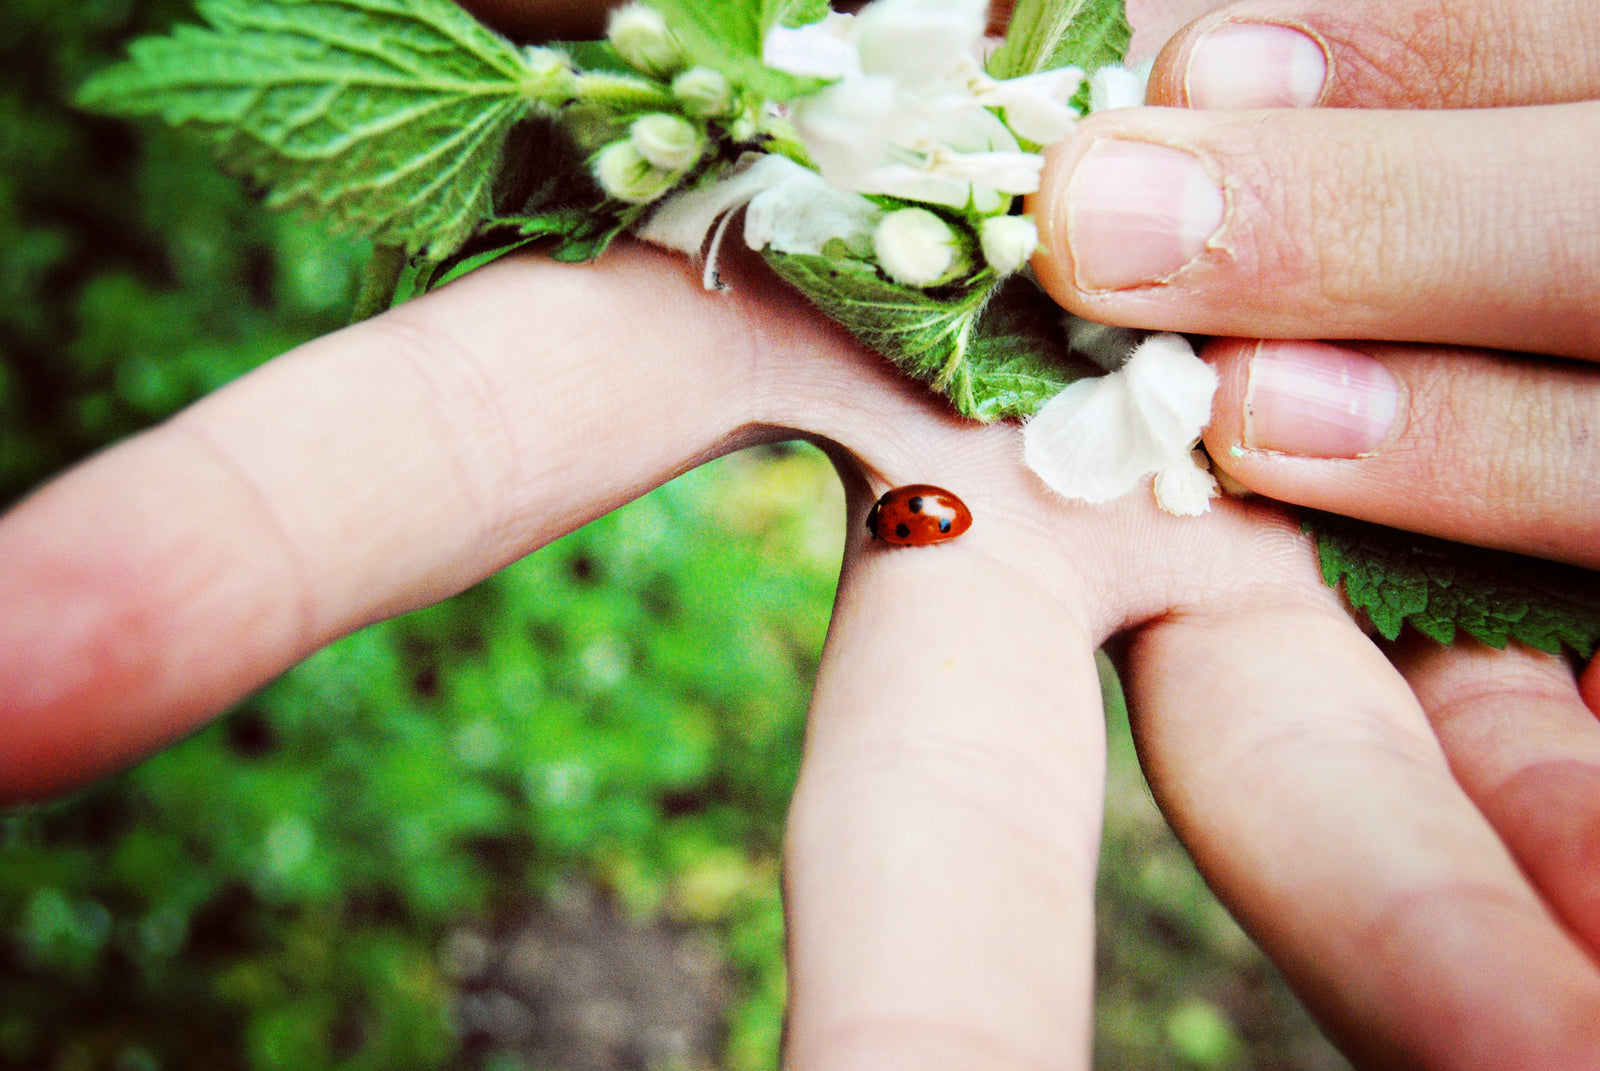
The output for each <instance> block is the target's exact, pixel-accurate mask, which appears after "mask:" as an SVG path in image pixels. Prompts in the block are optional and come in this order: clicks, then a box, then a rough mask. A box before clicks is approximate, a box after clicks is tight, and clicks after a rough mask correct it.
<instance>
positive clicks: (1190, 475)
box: [1153, 451, 1222, 517]
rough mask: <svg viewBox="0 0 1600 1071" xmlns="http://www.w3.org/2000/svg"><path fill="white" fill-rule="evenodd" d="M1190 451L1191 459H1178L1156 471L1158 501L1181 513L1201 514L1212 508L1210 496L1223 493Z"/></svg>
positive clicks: (1174, 513)
mask: <svg viewBox="0 0 1600 1071" xmlns="http://www.w3.org/2000/svg"><path fill="white" fill-rule="evenodd" d="M1196 453H1199V451H1194V452H1192V453H1191V454H1190V457H1189V460H1187V461H1179V462H1176V463H1174V464H1173V465H1170V466H1168V467H1167V468H1164V469H1162V470H1161V471H1160V472H1158V473H1156V479H1155V486H1154V488H1153V490H1154V491H1155V494H1156V505H1158V506H1160V507H1161V508H1162V509H1163V510H1166V511H1167V512H1168V513H1171V514H1173V515H1174V516H1178V517H1198V516H1200V514H1202V513H1205V512H1206V511H1207V510H1209V509H1210V508H1211V500H1212V499H1213V498H1216V497H1217V496H1218V495H1219V494H1221V493H1222V492H1221V490H1220V489H1219V488H1218V487H1217V478H1216V477H1215V476H1213V475H1211V473H1210V471H1209V470H1208V469H1206V468H1203V467H1202V463H1201V461H1200V459H1198V458H1196V457H1195V456H1194V454H1196Z"/></svg>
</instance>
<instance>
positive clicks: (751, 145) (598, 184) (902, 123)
mask: <svg viewBox="0 0 1600 1071" xmlns="http://www.w3.org/2000/svg"><path fill="white" fill-rule="evenodd" d="M986 6H987V4H986V0H874V2H873V3H871V4H869V5H867V6H866V7H865V8H864V9H863V10H862V11H861V12H860V13H859V14H855V15H849V14H842V13H838V12H834V11H831V10H830V9H829V7H828V5H827V3H826V0H647V2H645V3H632V4H629V5H628V6H626V7H623V8H621V9H619V10H617V11H616V12H615V13H614V14H613V16H612V19H611V22H610V25H609V28H608V33H607V38H606V40H604V41H587V42H575V43H558V44H551V45H542V46H529V47H519V46H517V45H516V44H513V43H512V42H510V41H508V40H506V39H505V38H503V37H501V36H499V35H497V34H496V33H494V32H492V31H491V30H489V29H487V28H486V27H484V26H482V25H480V24H479V23H477V22H476V21H475V20H473V19H472V17H471V16H469V15H467V14H466V13H465V12H463V11H462V10H461V9H460V8H458V7H456V6H455V5H454V4H453V3H451V2H450V0H202V3H201V4H200V12H201V14H202V15H203V16H204V18H205V19H206V21H207V22H208V23H209V24H210V25H209V27H207V28H199V27H192V26H183V27H179V28H178V29H177V30H175V31H174V32H173V33H172V34H171V35H170V36H167V37H161V38H152V39H145V40H142V41H139V42H136V43H135V44H134V46H133V49H132V54H131V57H130V59H129V61H128V62H127V63H125V64H122V65H120V66H118V67H115V68H113V69H111V70H108V71H105V72H103V73H102V74H100V75H99V76H97V77H95V78H94V79H92V80H91V81H90V82H89V84H88V85H86V86H85V87H84V89H83V91H82V95H81V102H82V103H83V104H85V105H86V106H88V107H91V108H94V109H96V110H100V111H104V112H109V113H114V114H119V115H127V116H146V115H156V116H160V117H161V118H163V119H165V120H166V121H167V122H169V123H171V124H173V125H175V126H179V127H183V128H187V129H190V130H193V131H195V132H196V133H199V134H201V135H202V136H204V137H207V138H209V139H210V140H211V141H212V142H213V143H214V144H215V145H216V147H217V149H218V150H219V153H220V155H221V159H222V162H223V164H224V166H225V167H227V168H228V169H230V170H232V171H235V172H237V173H239V174H242V175H244V176H246V177H248V178H249V179H251V180H253V181H254V182H256V183H258V184H259V185H260V186H261V187H262V188H263V189H264V190H265V191H266V197H267V201H268V203H269V204H270V205H273V206H276V207H282V208H295V209H300V210H303V211H305V212H308V213H310V214H313V215H315V216H317V217H319V218H321V219H323V220H325V221H326V222H327V224H328V225H329V226H331V227H334V228H336V229H338V230H341V231H345V232H349V233H354V234H357V235H361V236H364V237H366V238H369V239H370V240H371V241H372V242H373V243H374V245H375V251H374V255H373V257H372V261H371V264H370V266H369V270H368V274H367V282H366V286H365V288H364V290H363V293H362V296H361V298H360V301H359V304H358V309H357V315H358V316H365V315H370V314H372V313H374V312H377V311H379V310H381V309H383V308H384V307H387V306H388V305H390V304H392V303H395V302H399V301H404V300H407V299H408V298H410V297H412V296H414V295H417V294H419V293H422V292H425V291H427V290H430V289H432V288H434V287H437V286H441V285H443V284H445V283H447V282H449V281H451V280H453V279H456V278H458V277H460V276H461V275H463V274H465V273H466V272H469V271H472V270H474V269H476V268H479V267H482V266H483V265H485V264H488V263H490V262H491V261H493V260H495V259H497V258H499V257H501V256H504V255H506V254H508V253H511V252H514V251H516V250H519V249H523V248H524V247H528V246H533V245H538V246H539V247H540V248H542V249H543V250H544V252H545V253H546V254H547V255H549V256H551V257H553V258H555V259H556V260H561V261H574V262H576V261H588V260H592V259H594V258H596V257H599V256H601V255H602V254H603V253H604V251H605V249H606V247H607V246H608V245H609V243H610V242H611V241H612V240H613V239H615V238H616V237H617V236H618V235H620V234H623V233H625V232H626V233H632V234H634V235H636V236H638V237H640V238H642V239H645V240H647V241H651V242H655V243H658V244H661V245H664V246H668V247H670V248H673V249H677V250H679V251H681V252H683V253H685V254H687V255H689V256H691V257H696V258H703V262H704V283H705V285H706V286H707V287H708V288H713V289H715V288H718V287H720V286H721V283H720V281H719V279H718V276H717V261H718V251H719V250H720V248H721V246H722V243H723V241H724V240H725V239H726V237H727V233H728V231H729V230H730V229H731V228H732V227H734V226H735V225H736V221H742V225H741V231H740V234H741V236H742V239H743V241H744V242H745V244H746V245H748V246H749V247H750V248H751V249H754V250H756V251H758V252H759V253H760V254H761V255H762V257H763V258H764V259H765V260H766V262H767V264H768V265H770V266H771V268H772V270H773V271H774V272H775V273H776V274H777V275H779V276H780V277H781V278H783V279H784V280H786V281H787V282H788V283H789V284H791V285H793V286H794V287H796V288H798V289H799V290H800V291H801V292H803V293H804V294H805V295H806V296H807V297H808V298H809V299H810V300H811V301H812V303H813V304H815V305H816V306H817V308H818V309H819V310H821V312H822V313H824V314H826V315H828V316H830V317H832V318H833V319H835V320H837V321H838V322H839V323H841V324H843V325H844V326H845V327H846V328H848V329H849V330H850V331H851V332H852V333H854V334H855V335H856V336H857V337H858V338H860V339H861V340H862V341H864V342H865V343H867V344H868V345H869V346H870V347H871V348H873V349H874V350H876V351H877V352H879V353H880V354H882V355H883V356H885V357H887V358H888V359H890V360H891V361H893V362H894V363H895V364H896V365H897V366H898V367H899V368H901V369H902V370H903V371H905V372H906V373H908V374H910V375H912V376H914V377H916V378H918V379H920V380H922V381H923V382H925V383H927V384H928V385H929V386H930V387H931V388H932V389H933V390H934V391H936V392H938V393H939V394H941V395H943V396H944V397H945V398H946V399H948V401H949V403H950V404H951V405H952V406H953V407H954V408H955V409H956V411H958V412H959V413H961V414H962V415H964V416H967V417H970V418H972V419H975V420H980V421H993V420H1001V419H1012V418H1022V419H1025V420H1027V423H1026V426H1025V431H1024V440H1025V457H1026V460H1027V462H1028V464H1029V466H1030V467H1031V468H1032V469H1033V470H1034V471H1035V472H1036V473H1038V474H1039V476H1040V477H1041V479H1043V480H1044V481H1045V482H1046V483H1048V484H1049V485H1050V486H1052V487H1053V488H1055V489H1056V490H1057V491H1059V492H1060V493H1062V494H1063V495H1065V496H1066V497H1068V498H1073V499H1078V500H1082V501H1086V502H1104V501H1109V500H1111V499H1114V498H1118V497H1120V496H1121V495H1123V494H1126V493H1129V492H1133V491H1135V490H1136V489H1137V488H1139V487H1141V486H1142V484H1143V481H1144V478H1145V477H1147V476H1151V475H1153V476H1154V477H1155V478H1154V481H1153V490H1154V494H1155V497H1156V501H1157V504H1158V505H1160V506H1161V507H1162V508H1163V509H1166V510H1167V511H1168V512H1172V513H1177V514H1185V515H1194V514H1199V513H1203V512H1205V511H1206V510H1207V509H1209V507H1210V502H1211V500H1212V499H1213V498H1214V497H1215V496H1216V495H1217V494H1218V488H1217V484H1216V481H1215V480H1214V479H1213V478H1212V476H1211V474H1210V471H1209V466H1208V464H1207V461H1206V458H1205V455H1204V452H1203V451H1202V450H1198V449H1197V448H1196V444H1197V440H1198V438H1199V436H1200V432H1201V430H1202V429H1203V428H1204V427H1205V425H1206V423H1207V422H1208V421H1209V419H1210V411H1211V401H1212V395H1213V393H1214V392H1215V389H1216V377H1215V375H1214V373H1213V372H1212V370H1211V369H1210V368H1209V366H1207V365H1206V364H1205V363H1204V362H1202V361H1200V360H1199V359H1198V358H1197V357H1196V356H1195V354H1194V351H1193V349H1192V348H1191V345H1190V343H1189V341H1188V340H1186V339H1185V338H1183V337H1182V336H1180V335H1173V334H1161V335H1150V334H1148V333H1146V332H1139V331H1132V330H1127V329H1122V328H1116V327H1104V326H1102V325H1095V324H1089V323H1086V322H1084V321H1080V320H1076V319H1074V318H1072V317H1069V316H1065V315H1064V314H1063V313H1062V312H1061V310H1060V309H1059V308H1057V307H1056V306H1055V305H1054V304H1053V303H1052V302H1051V301H1050V300H1049V298H1048V297H1047V296H1046V295H1045V294H1044V293H1043V292H1042V291H1041V290H1040V289H1039V287H1038V285H1037V284H1036V283H1035V281H1034V280H1033V278H1032V275H1031V273H1030V272H1029V271H1028V269H1027V262H1028V258H1029V256H1030V255H1031V254H1032V253H1033V251H1034V248H1035V246H1036V245H1037V243H1038V234H1037V231H1036V229H1035V228H1034V225H1033V222H1032V221H1031V220H1030V219H1029V218H1028V217H1027V216H1026V215H1025V214H1023V212H1022V208H1023V203H1022V198H1023V196H1024V195H1026V194H1028V193H1031V192H1033V191H1034V190H1036V189H1037V188H1038V185H1039V180H1040V173H1041V169H1042V167H1043V162H1044V158H1043V156H1042V155H1041V151H1042V150H1043V149H1044V148H1045V147H1047V146H1048V145H1049V144H1051V143H1052V142H1055V141H1057V140H1060V139H1061V138H1063V137H1065V136H1067V135H1068V134H1069V133H1070V132H1071V130H1072V128H1073V125H1074V123H1075V121H1076V120H1077V119H1078V118H1079V117H1081V115H1083V114H1084V113H1085V112H1087V111H1091V110H1094V109H1096V108H1102V107H1117V106H1123V105H1132V104H1138V103H1141V102H1142V99H1143V91H1144V86H1143V79H1142V78H1141V77H1140V76H1139V74H1138V73H1137V72H1134V71H1130V70H1128V69H1126V68H1124V67H1123V66H1122V65H1121V59H1122V56H1123V53H1124V51H1125V49H1126V47H1127V43H1128V39H1129V31H1128V25H1127V21H1126V19H1125V17H1124V13H1123V9H1122V2H1121V0H1023V2H1021V3H1019V4H1018V5H1017V7H1016V11H1015V13H1014V15H1013V18H1012V21H1011V24H1010V28H1009V30H1008V33H1007V36H1006V38H1005V40H1004V42H1003V43H1002V44H1000V45H999V47H998V48H995V49H994V50H992V51H991V52H989V54H988V56H987V58H986V59H985V58H980V57H982V56H983V52H984V45H985V39H984V31H985V24H986ZM1306 525H1307V528H1308V530H1311V531H1314V532H1315V533H1316V534H1317V538H1318V546H1319V550H1320V553H1321V559H1322V568H1323V575H1324V578H1325V579H1326V580H1327V582H1328V583H1329V584H1340V583H1342V584H1343V586H1344V590H1345V592H1346V594H1347V595H1348V597H1349V598H1350V601H1351V602H1352V603H1353V604H1354V605H1355V606H1356V607H1357V608H1358V609H1360V610H1363V611H1365V612H1366V613H1367V614H1368V615H1369V616H1370V618H1371V619H1372V621H1373V623H1374V624H1375V626H1376V627H1377V629H1378V630H1379V631H1380V632H1381V633H1382V634H1383V635H1385V636H1388V637H1390V638H1393V637H1394V636H1396V635H1398V633H1399V631H1400V629H1401V627H1402V626H1403V625H1404V624H1406V623H1410V624H1411V625H1413V626H1414V627H1416V628H1418V629H1419V630H1421V631H1422V632H1424V633H1425V634H1427V635H1429V636H1432V637H1434V638H1435V639H1438V640H1440V641H1442V642H1450V641H1452V640H1453V639H1454V638H1455V636H1456V635H1457V633H1458V631H1464V632H1466V633H1467V634H1469V635H1471V636H1474V637H1476V638H1478V639H1480V640H1483V641H1485V642H1488V643H1491V644H1495V645H1504V644H1505V643H1506V642H1507V641H1508V640H1509V639H1512V638H1515V639H1518V640H1520V641H1522V642H1525V643H1528V644H1530V645H1532V646H1534V647H1538V648H1540V649H1542V650H1546V651H1552V652H1556V651H1560V650H1562V649H1563V648H1571V649H1572V650H1574V651H1576V652H1578V653H1580V654H1582V655H1584V656H1585V657H1587V656H1588V655H1590V654H1592V653H1593V651H1594V649H1595V646H1596V643H1597V641H1600V584H1597V581H1596V577H1595V575H1594V574H1592V573H1588V572H1586V571H1583V570H1576V569H1571V568H1566V567H1559V566H1555V565H1550V564H1548V563H1543V562H1535V561H1532V560H1530V559H1524V558H1519V557H1516V556H1512V555H1506V554H1499V553H1490V552H1486V551H1479V550H1475V549H1470V548H1465V547H1461V546H1458V545H1456V544H1450V543H1444V542H1441V541H1438V540H1431V539H1424V538H1421V537H1415V536H1410V535H1406V534H1403V533H1398V532H1392V531H1390V530H1387V529H1382V528H1378V527H1375V526H1371V525H1365V524H1358V523H1357V522H1353V521H1347V520H1345V519H1342V518H1335V517H1327V516H1322V515H1317V514H1308V515H1307V519H1306Z"/></svg>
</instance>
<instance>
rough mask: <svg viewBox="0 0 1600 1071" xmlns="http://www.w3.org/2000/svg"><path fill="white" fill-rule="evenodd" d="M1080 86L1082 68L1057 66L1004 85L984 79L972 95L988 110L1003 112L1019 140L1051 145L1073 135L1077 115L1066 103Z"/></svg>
mask: <svg viewBox="0 0 1600 1071" xmlns="http://www.w3.org/2000/svg"><path fill="white" fill-rule="evenodd" d="M1081 85H1083V71H1082V70H1081V69H1079V68H1077V67H1057V68H1056V69H1054V70H1049V71H1040V72H1038V73H1037V74H1025V75H1023V76H1022V77H1021V78H1010V79H1007V80H1006V81H1003V82H999V81H995V80H994V79H993V78H985V79H983V81H982V82H980V83H979V84H977V85H975V86H974V90H973V95H974V96H976V97H977V98H978V101H979V102H980V103H981V104H983V105H984V106H985V107H987V108H1003V109H1005V113H1006V125H1007V126H1009V127H1010V128H1011V129H1012V131H1013V132H1014V133H1016V134H1017V135H1019V136H1020V137H1024V138H1027V139H1028V140H1029V141H1031V142H1034V143H1036V144H1039V145H1050V144H1053V143H1055V142H1057V141H1060V140H1061V139H1062V138H1064V137H1066V136H1067V135H1068V134H1070V133H1072V127H1073V124H1075V123H1076V122H1077V121H1078V113H1077V111H1076V109H1074V108H1073V107H1072V105H1071V104H1069V103H1068V101H1070V100H1072V98H1073V95H1074V94H1076V93H1077V92H1078V87H1079V86H1081Z"/></svg>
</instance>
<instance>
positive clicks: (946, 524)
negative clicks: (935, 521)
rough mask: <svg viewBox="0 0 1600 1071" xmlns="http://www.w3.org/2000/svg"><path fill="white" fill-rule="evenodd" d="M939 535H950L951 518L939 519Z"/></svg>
mask: <svg viewBox="0 0 1600 1071" xmlns="http://www.w3.org/2000/svg"><path fill="white" fill-rule="evenodd" d="M939 534H940V535H949V534H950V518H949V517H940V518H939Z"/></svg>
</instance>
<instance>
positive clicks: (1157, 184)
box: [1067, 139, 1224, 290]
mask: <svg viewBox="0 0 1600 1071" xmlns="http://www.w3.org/2000/svg"><path fill="white" fill-rule="evenodd" d="M1223 208H1224V202H1223V198H1222V187H1221V186H1219V185H1218V184H1217V180H1216V179H1214V178H1212V177H1211V176H1210V175H1208V174H1207V173H1206V170H1205V167H1204V165H1202V164H1201V163H1200V160H1199V158H1198V157H1196V156H1194V155H1193V154H1192V153H1187V152H1184V151H1182V150H1181V149H1173V148H1168V147H1167V146H1165V145H1152V144H1150V143H1148V142H1143V141H1122V140H1116V139H1107V140H1104V141H1101V142H1099V143H1097V144H1095V145H1093V146H1091V147H1090V148H1089V151H1088V152H1086V153H1084V155H1083V159H1081V160H1079V161H1078V166H1077V169H1076V171H1075V172H1074V173H1073V176H1072V179H1071V181H1070V182H1069V183H1068V187H1067V212H1068V224H1067V239H1068V242H1069V244H1070V245H1071V246H1072V261H1073V264H1074V266H1075V268H1076V271H1077V277H1078V284H1079V285H1080V286H1082V287H1083V288H1084V289H1086V290H1110V289H1115V288H1116V287H1122V286H1137V285H1138V284H1140V283H1153V282H1159V281H1161V280H1162V279H1164V278H1166V277H1167V276H1169V275H1171V274H1172V273H1173V272H1175V271H1177V270H1178V269H1179V268H1181V267H1183V266H1184V265H1185V264H1187V263H1189V262H1190V261H1191V260H1193V259H1194V258H1195V257H1197V256H1199V255H1200V254H1201V253H1202V252H1204V251H1205V248H1206V243H1207V242H1208V241H1209V240H1210V238H1211V236H1212V235H1213V234H1215V233H1216V230H1217V228H1218V227H1219V226H1221V225H1222V213H1223Z"/></svg>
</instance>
